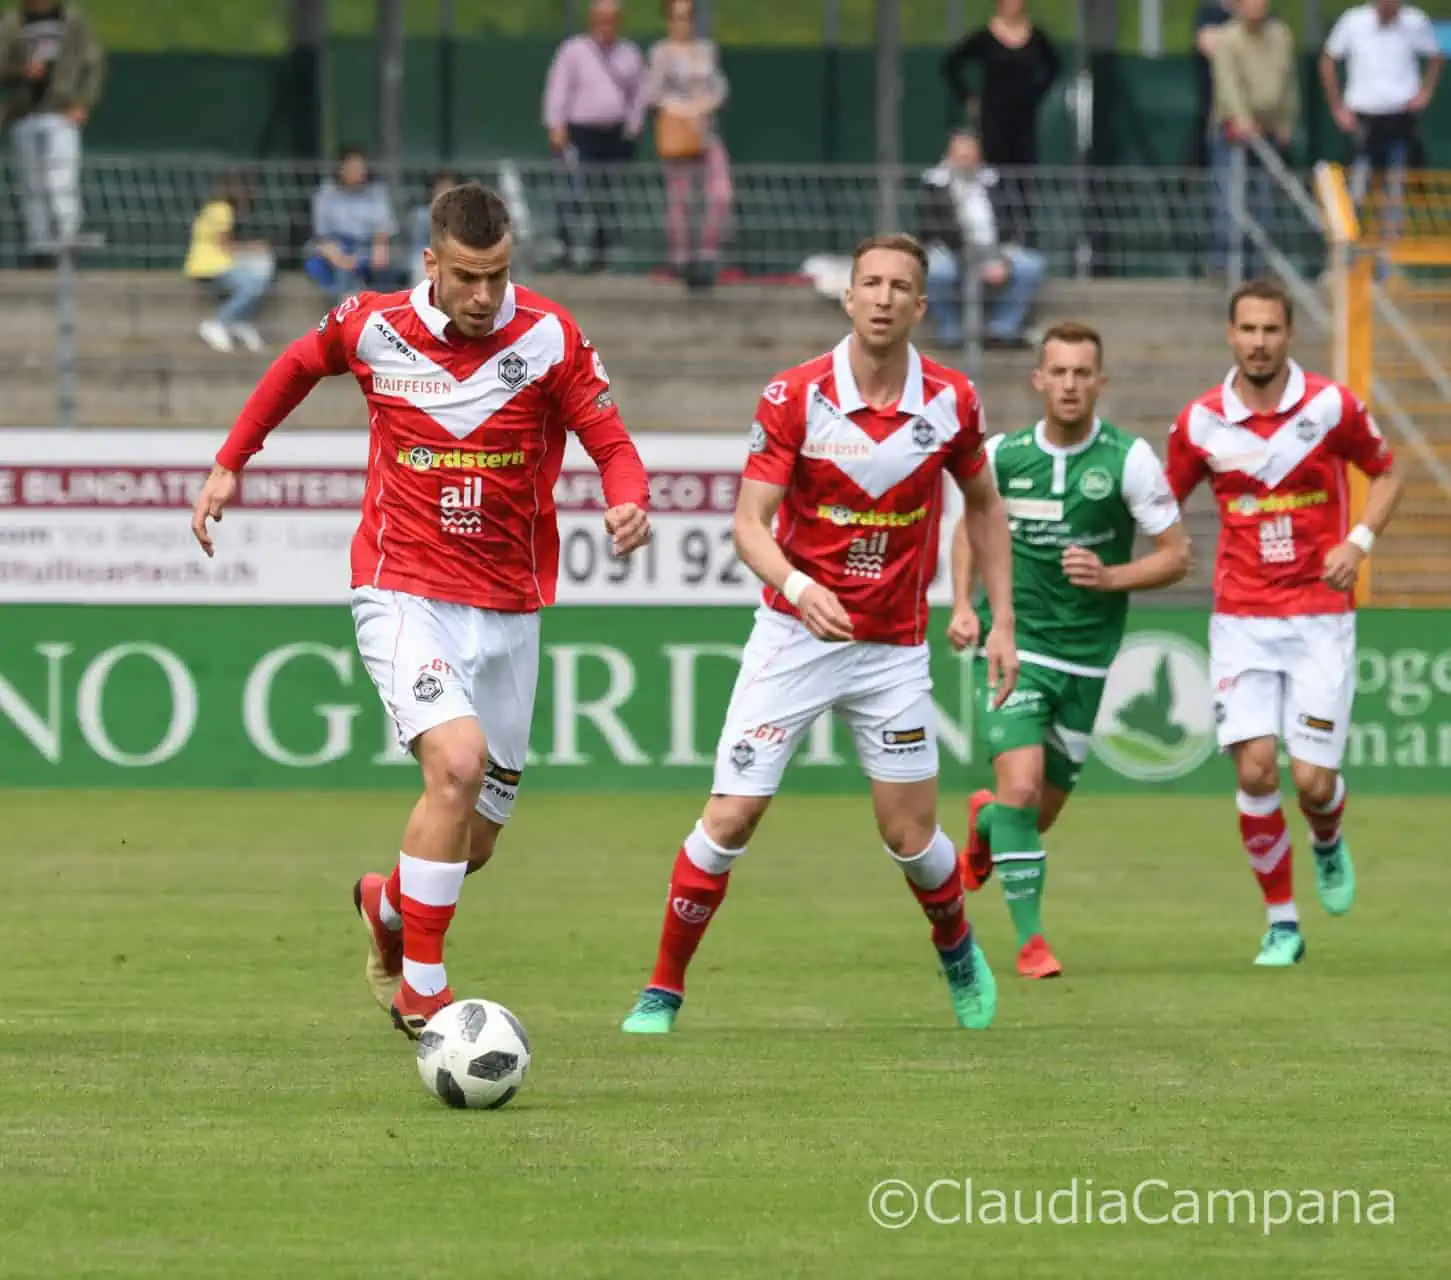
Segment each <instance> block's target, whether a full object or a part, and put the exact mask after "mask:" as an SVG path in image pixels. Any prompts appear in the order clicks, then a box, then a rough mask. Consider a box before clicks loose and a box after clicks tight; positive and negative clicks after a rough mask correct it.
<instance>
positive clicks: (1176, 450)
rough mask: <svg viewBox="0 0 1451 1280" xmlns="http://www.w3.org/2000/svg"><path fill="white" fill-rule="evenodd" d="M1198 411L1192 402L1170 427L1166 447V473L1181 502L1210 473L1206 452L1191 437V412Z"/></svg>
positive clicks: (1176, 499)
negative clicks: (1205, 456)
mask: <svg viewBox="0 0 1451 1280" xmlns="http://www.w3.org/2000/svg"><path fill="white" fill-rule="evenodd" d="M1193 412H1194V406H1193V405H1192V404H1191V405H1190V406H1189V407H1188V408H1187V409H1185V410H1184V411H1183V412H1182V413H1181V414H1180V415H1179V416H1178V417H1177V418H1175V419H1174V425H1173V426H1172V427H1170V428H1169V443H1168V446H1167V447H1166V448H1165V450H1164V474H1165V475H1166V476H1167V477H1168V479H1169V487H1170V488H1171V489H1172V490H1173V491H1174V498H1175V501H1177V502H1179V503H1180V504H1181V505H1182V504H1183V502H1184V499H1185V498H1187V497H1188V496H1189V495H1190V494H1191V493H1193V492H1194V490H1195V489H1196V488H1197V487H1198V486H1199V483H1200V481H1202V480H1203V479H1204V478H1205V477H1206V476H1208V474H1209V467H1208V464H1207V463H1206V462H1205V460H1204V453H1203V451H1202V450H1201V449H1200V448H1199V446H1198V445H1196V444H1195V443H1194V441H1193V440H1191V439H1190V438H1189V415H1190V414H1191V413H1193Z"/></svg>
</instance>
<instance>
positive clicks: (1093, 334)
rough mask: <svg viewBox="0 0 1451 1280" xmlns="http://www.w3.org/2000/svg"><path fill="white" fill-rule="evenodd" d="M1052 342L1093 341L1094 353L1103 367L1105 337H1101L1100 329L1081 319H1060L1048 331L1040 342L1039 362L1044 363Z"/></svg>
mask: <svg viewBox="0 0 1451 1280" xmlns="http://www.w3.org/2000/svg"><path fill="white" fill-rule="evenodd" d="M1050 342H1067V343H1070V344H1071V345H1073V346H1077V345H1078V344H1079V343H1082V342H1091V343H1093V350H1094V355H1095V357H1096V358H1097V360H1098V367H1099V368H1100V369H1102V368H1103V339H1102V338H1101V337H1099V333H1098V330H1097V329H1095V328H1093V327H1092V326H1091V325H1086V324H1084V323H1083V322H1082V321H1080V320H1060V321H1059V322H1058V323H1057V324H1055V325H1054V326H1053V327H1052V328H1051V329H1049V330H1048V332H1047V333H1045V334H1044V335H1043V340H1042V342H1040V343H1039V344H1038V363H1039V364H1040V365H1041V364H1042V363H1043V356H1044V354H1045V353H1046V352H1047V350H1048V344H1049V343H1050Z"/></svg>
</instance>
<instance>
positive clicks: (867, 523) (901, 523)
mask: <svg viewBox="0 0 1451 1280" xmlns="http://www.w3.org/2000/svg"><path fill="white" fill-rule="evenodd" d="M816 518H817V519H818V520H829V521H831V523H832V524H834V525H839V526H840V527H841V528H843V529H845V528H865V529H903V528H906V527H907V526H908V525H914V524H917V523H919V522H920V521H922V520H925V519H926V518H927V508H926V507H918V508H916V510H914V511H853V510H852V509H851V508H850V507H843V506H835V505H832V504H829V503H822V504H821V505H820V506H818V507H817V508H816Z"/></svg>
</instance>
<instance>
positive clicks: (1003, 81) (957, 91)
mask: <svg viewBox="0 0 1451 1280" xmlns="http://www.w3.org/2000/svg"><path fill="white" fill-rule="evenodd" d="M972 63H979V64H980V65H981V67H982V88H981V92H980V94H979V96H978V100H977V103H976V111H975V112H974V111H973V107H972V95H971V91H970V90H969V88H968V84H967V78H966V75H965V74H964V73H965V71H966V69H967V67H968V66H969V65H970V64H972ZM1060 67H1061V63H1060V60H1059V57H1058V51H1057V50H1056V49H1055V48H1054V47H1053V42H1052V41H1051V40H1049V39H1048V37H1047V36H1046V35H1044V34H1043V32H1042V30H1041V29H1040V28H1038V27H1036V26H1034V25H1033V20H1032V19H1031V18H1030V17H1029V16H1028V9H1027V5H1026V4H1025V3H1024V0H997V3H996V6H995V9H994V13H993V16H992V17H991V18H990V19H989V20H988V24H987V26H985V27H979V28H978V29H977V30H976V31H973V32H970V33H969V34H968V35H967V36H966V38H964V39H963V40H962V41H961V43H959V44H958V45H957V46H956V47H954V48H953V49H951V50H950V51H949V52H948V54H947V56H946V57H945V58H944V59H943V61H942V74H943V76H944V77H945V78H946V80H947V83H948V85H949V86H950V87H951V90H952V96H953V100H954V101H956V102H960V103H961V104H962V106H963V111H964V119H965V120H971V119H973V118H974V115H975V117H976V121H977V127H978V130H979V133H980V136H981V138H982V158H983V162H984V163H986V164H989V165H992V166H994V167H995V168H998V169H1006V170H1008V172H1007V173H1004V174H1002V175H1001V181H1002V192H1003V204H1004V206H1005V208H1004V214H1005V218H1004V223H1005V225H1004V231H1006V232H1008V233H1010V234H1011V235H1014V236H1016V237H1017V238H1018V239H1020V240H1025V239H1026V237H1027V232H1028V228H1029V225H1030V223H1031V216H1030V210H1031V208H1032V200H1031V197H1030V194H1029V190H1028V183H1027V181H1026V180H1025V177H1024V175H1022V174H1021V173H1014V172H1012V171H1013V170H1014V169H1027V168H1030V167H1031V166H1033V165H1035V164H1037V163H1038V111H1039V108H1040V107H1042V105H1043V99H1044V98H1046V97H1047V96H1048V91H1049V90H1050V89H1051V88H1052V87H1053V82H1054V81H1055V80H1057V79H1058V72H1059V69H1060Z"/></svg>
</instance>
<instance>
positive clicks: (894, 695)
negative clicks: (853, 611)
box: [711, 609, 937, 796]
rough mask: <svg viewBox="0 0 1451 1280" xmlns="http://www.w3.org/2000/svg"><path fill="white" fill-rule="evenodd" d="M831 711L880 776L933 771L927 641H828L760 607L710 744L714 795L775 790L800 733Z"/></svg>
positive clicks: (864, 763)
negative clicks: (717, 736) (716, 735)
mask: <svg viewBox="0 0 1451 1280" xmlns="http://www.w3.org/2000/svg"><path fill="white" fill-rule="evenodd" d="M827 711H834V712H835V713H836V714H837V715H838V716H840V717H841V719H842V720H843V721H844V722H845V723H846V724H847V725H848V726H849V728H850V729H851V733H852V737H853V739H854V740H855V743H856V752H857V759H858V760H859V761H860V762H861V767H862V772H864V773H865V774H866V775H867V777H868V778H871V779H873V780H874V781H877V782H920V781H922V780H924V779H926V778H935V777H936V776H937V724H936V719H935V714H936V713H935V711H934V710H933V706H932V673H931V670H930V668H929V662H928V648H927V646H926V645H925V644H919V645H895V644H864V643H849V644H840V643H836V644H833V643H828V642H826V641H824V640H818V639H817V638H816V637H815V636H813V635H812V634H811V633H810V632H809V631H807V629H806V628H805V627H804V626H803V625H802V624H801V623H800V622H798V621H797V620H796V619H795V618H788V617H786V616H785V615H784V614H780V613H776V612H775V611H773V610H768V609H761V610H760V611H759V612H758V613H757V614H756V624H755V626H754V627H753V628H752V630H751V638H750V639H749V640H748V641H747V642H746V647H745V652H744V653H742V655H741V669H740V672H739V674H738V675H737V676H736V684H735V689H734V691H733V692H732V693H731V701H730V707H729V708H728V709H727V711H726V716H725V724H724V725H723V727H722V729H721V735H720V742H719V744H718V745H717V747H716V754H715V782H714V785H713V786H712V788H711V790H712V792H714V793H715V794H716V795H728V796H773V795H775V794H776V792H777V790H779V789H780V786H781V777H782V775H783V774H784V773H785V772H786V766H787V765H788V764H790V763H791V757H792V756H793V755H794V754H795V753H796V748H797V746H798V745H799V744H800V742H801V739H802V738H803V737H804V736H805V735H806V733H807V732H808V731H809V730H810V728H811V726H812V724H814V723H815V721H816V719H817V717H818V716H820V715H822V714H823V713H824V712H827Z"/></svg>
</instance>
